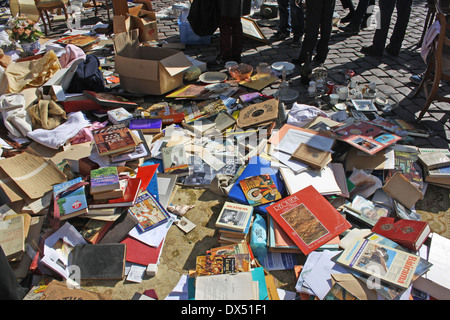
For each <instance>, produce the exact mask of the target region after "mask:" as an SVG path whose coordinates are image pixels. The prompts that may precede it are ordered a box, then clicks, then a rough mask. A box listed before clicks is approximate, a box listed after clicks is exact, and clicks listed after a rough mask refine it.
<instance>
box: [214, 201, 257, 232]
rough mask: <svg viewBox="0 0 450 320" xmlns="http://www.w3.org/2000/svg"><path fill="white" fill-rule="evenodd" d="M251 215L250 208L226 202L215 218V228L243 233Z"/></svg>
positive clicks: (251, 208) (251, 210)
mask: <svg viewBox="0 0 450 320" xmlns="http://www.w3.org/2000/svg"><path fill="white" fill-rule="evenodd" d="M252 213H253V207H252V206H247V205H244V204H239V203H233V202H229V201H226V202H225V203H224V205H223V207H222V210H221V211H220V214H219V217H218V218H217V221H216V227H217V228H226V229H232V230H237V231H240V232H243V231H244V230H245V229H246V228H247V226H248V224H249V222H250V220H251V218H252Z"/></svg>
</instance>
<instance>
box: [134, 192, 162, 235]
mask: <svg viewBox="0 0 450 320" xmlns="http://www.w3.org/2000/svg"><path fill="white" fill-rule="evenodd" d="M128 211H129V212H130V213H131V214H132V215H134V216H135V217H136V219H137V220H138V221H139V223H138V224H137V227H138V228H139V230H140V231H141V232H145V231H147V230H150V229H152V228H154V227H156V226H158V225H160V224H162V223H164V222H166V221H167V220H168V219H169V214H168V213H167V211H166V209H164V208H163V207H162V206H161V204H160V203H159V202H158V201H157V200H156V199H155V197H154V196H152V195H151V194H150V193H149V192H148V191H147V190H144V191H142V192H141V193H140V195H139V196H138V199H137V201H136V204H135V205H134V206H132V207H130V208H129V209H128Z"/></svg>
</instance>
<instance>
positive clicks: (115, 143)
mask: <svg viewBox="0 0 450 320" xmlns="http://www.w3.org/2000/svg"><path fill="white" fill-rule="evenodd" d="M92 136H93V137H94V144H95V147H96V148H97V152H98V154H99V155H100V156H102V157H103V156H117V155H120V154H124V153H130V152H133V151H134V150H135V149H136V146H137V145H138V142H139V139H138V138H137V137H136V136H135V135H134V134H133V133H132V132H131V131H130V129H129V128H128V127H127V126H126V125H125V124H123V123H121V124H115V125H111V126H106V127H104V128H101V129H95V130H93V131H92Z"/></svg>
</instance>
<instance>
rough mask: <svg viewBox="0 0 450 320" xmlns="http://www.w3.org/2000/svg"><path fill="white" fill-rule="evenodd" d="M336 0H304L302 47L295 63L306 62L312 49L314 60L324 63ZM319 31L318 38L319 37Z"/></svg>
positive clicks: (294, 60)
mask: <svg viewBox="0 0 450 320" xmlns="http://www.w3.org/2000/svg"><path fill="white" fill-rule="evenodd" d="M335 4H336V0H306V33H305V38H304V39H303V43H302V49H301V51H300V55H299V57H298V58H297V59H293V60H292V62H293V63H295V64H300V65H301V64H303V63H305V62H306V59H307V57H308V55H309V56H310V57H311V56H312V53H313V51H314V49H316V55H315V57H314V62H315V63H317V64H321V63H324V62H325V60H326V58H327V55H328V51H329V48H328V44H329V42H330V38H331V31H332V28H333V14H334V6H335ZM319 33H320V39H319V40H318V41H317V39H318V38H319Z"/></svg>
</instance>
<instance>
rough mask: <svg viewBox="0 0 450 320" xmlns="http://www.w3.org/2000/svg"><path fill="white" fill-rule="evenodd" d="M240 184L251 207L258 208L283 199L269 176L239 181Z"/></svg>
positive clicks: (262, 175)
mask: <svg viewBox="0 0 450 320" xmlns="http://www.w3.org/2000/svg"><path fill="white" fill-rule="evenodd" d="M239 184H240V186H241V188H242V191H243V192H244V195H245V197H246V198H247V201H248V203H249V204H250V205H251V206H258V205H261V204H266V203H270V202H273V201H277V200H280V199H281V193H280V191H278V189H277V186H276V185H275V183H274V181H273V179H272V177H271V176H270V175H269V174H261V175H257V176H252V177H248V178H245V179H242V180H241V181H239Z"/></svg>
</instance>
